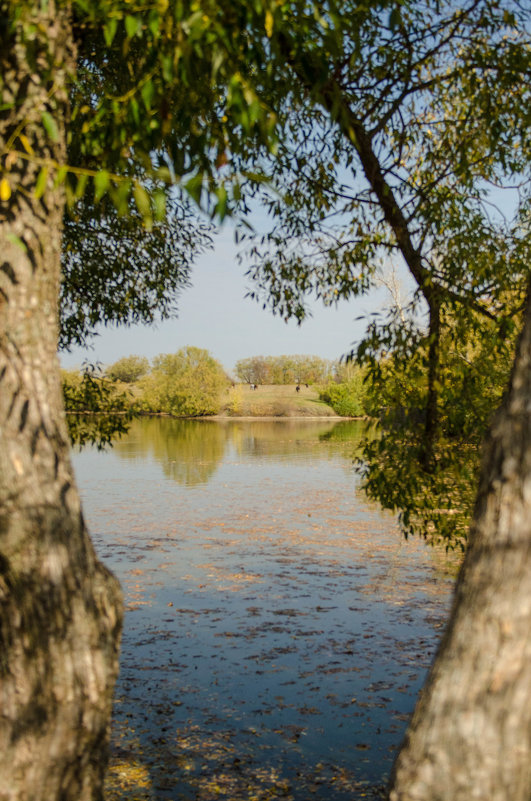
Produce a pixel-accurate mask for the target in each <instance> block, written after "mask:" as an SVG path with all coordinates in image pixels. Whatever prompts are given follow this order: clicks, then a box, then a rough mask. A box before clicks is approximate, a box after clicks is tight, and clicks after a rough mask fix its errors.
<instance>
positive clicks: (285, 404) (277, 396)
mask: <svg viewBox="0 0 531 801" xmlns="http://www.w3.org/2000/svg"><path fill="white" fill-rule="evenodd" d="M221 414H222V415H228V416H229V417H337V415H336V413H335V412H334V410H333V409H332V408H331V407H330V406H328V404H326V403H323V401H320V400H319V393H318V391H317V389H316V388H315V387H312V386H310V387H306V386H305V385H304V384H301V388H300V391H299V392H297V391H296V385H295V384H286V385H278V384H264V385H263V386H262V385H261V386H259V387H258V389H256V390H252V389H250V387H249V385H248V384H236V385H235V386H234V387H232V388H231V389H229V390H228V392H227V398H226V401H225V403H224V405H223V409H222V411H221Z"/></svg>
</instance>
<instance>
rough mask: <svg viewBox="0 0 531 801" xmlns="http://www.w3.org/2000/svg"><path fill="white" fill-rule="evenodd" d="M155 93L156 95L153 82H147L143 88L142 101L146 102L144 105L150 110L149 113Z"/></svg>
mask: <svg viewBox="0 0 531 801" xmlns="http://www.w3.org/2000/svg"><path fill="white" fill-rule="evenodd" d="M154 93H155V88H154V86H153V82H152V81H147V82H146V83H145V84H144V86H143V87H142V90H141V92H140V94H141V96H142V100H143V101H144V105H145V107H146V108H147V109H148V111H149V110H150V109H151V101H152V99H153V95H154Z"/></svg>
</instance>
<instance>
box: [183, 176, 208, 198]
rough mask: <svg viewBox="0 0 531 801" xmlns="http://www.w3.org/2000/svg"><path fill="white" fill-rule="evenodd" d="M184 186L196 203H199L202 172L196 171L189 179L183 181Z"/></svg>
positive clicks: (201, 188) (201, 189)
mask: <svg viewBox="0 0 531 801" xmlns="http://www.w3.org/2000/svg"><path fill="white" fill-rule="evenodd" d="M184 188H185V189H186V191H187V192H188V194H189V195H190V197H191V198H193V199H194V200H195V202H196V203H197V204H198V205H200V203H201V193H202V191H203V173H202V172H198V173H196V174H195V175H194V176H193V177H192V178H190V180H189V181H187V182H186V183H185V185H184Z"/></svg>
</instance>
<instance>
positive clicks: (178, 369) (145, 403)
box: [138, 347, 228, 417]
mask: <svg viewBox="0 0 531 801" xmlns="http://www.w3.org/2000/svg"><path fill="white" fill-rule="evenodd" d="M227 383H228V381H227V377H226V375H225V373H224V370H223V368H222V366H221V364H219V362H217V361H216V360H215V359H214V358H213V357H212V356H211V355H210V354H209V352H208V351H207V350H203V349H201V348H193V347H186V348H181V350H179V351H177V353H173V354H165V355H161V356H156V357H155V359H154V360H153V368H152V370H151V373H150V374H149V375H147V376H145V378H143V379H141V380H140V382H139V384H138V387H139V390H140V393H141V394H140V398H139V402H138V405H139V407H140V408H141V409H142V410H143V411H146V412H162V413H165V414H171V415H173V416H175V417H200V416H203V415H208V414H217V412H219V410H220V408H221V394H222V392H223V390H224V389H225V388H226V386H227Z"/></svg>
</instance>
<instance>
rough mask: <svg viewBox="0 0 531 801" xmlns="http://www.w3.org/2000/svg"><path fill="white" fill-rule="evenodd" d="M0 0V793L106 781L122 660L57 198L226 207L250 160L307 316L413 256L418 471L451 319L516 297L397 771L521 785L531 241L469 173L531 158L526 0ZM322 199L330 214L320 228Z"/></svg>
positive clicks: (249, 190) (293, 291)
mask: <svg viewBox="0 0 531 801" xmlns="http://www.w3.org/2000/svg"><path fill="white" fill-rule="evenodd" d="M513 6H514V7H513ZM1 8H2V22H1V26H0V44H1V50H0V60H1V64H2V69H1V76H0V81H1V83H0V91H1V103H0V150H1V157H2V162H1V164H0V170H1V176H0V237H1V241H2V263H1V265H0V382H1V393H0V424H1V436H0V464H1V466H2V470H1V474H0V508H1V515H0V521H1V522H0V527H1V528H0V536H1V540H0V547H1V551H0V554H1V558H0V592H1V600H2V628H1V642H0V648H1V654H2V662H1V665H2V667H1V673H0V691H1V695H2V701H3V703H2V715H3V718H2V728H1V735H0V736H1V740H0V749H1V750H0V776H1V780H2V781H1V785H0V786H1V787H2V791H1V792H2V793H3V794H4V795H5V796H7V798H9V799H10V801H15V799H17V801H18V800H19V799H20V801H22V799H27V798H31V799H37V801H40V799H43V801H44V799H46V801H51V800H53V799H62V801H66V800H67V799H76V801H78V799H97V798H100V797H101V784H102V773H103V769H104V764H105V749H106V742H107V739H108V721H109V713H110V701H111V694H112V686H113V682H114V678H115V675H116V670H117V652H118V637H119V629H120V620H121V612H120V598H119V590H118V588H117V585H116V582H115V580H114V579H113V577H112V576H111V575H110V574H109V573H108V572H107V571H106V569H105V568H104V567H103V566H102V565H101V564H100V563H99V562H98V561H97V559H96V558H95V555H94V551H93V549H92V545H91V543H90V540H89V537H88V534H87V531H86V528H85V525H84V523H83V518H82V514H81V511H80V505H79V498H78V495H77V491H76V488H75V482H74V478H73V475H72V470H71V466H70V462H69V457H68V446H67V436H66V429H65V424H64V418H63V414H62V405H61V393H60V384H59V374H58V368H57V362H56V357H55V351H56V345H57V335H58V322H57V320H58V314H57V299H58V295H59V282H60V257H61V228H62V220H63V214H64V208H65V203H68V204H70V205H71V207H75V204H76V202H77V201H78V200H79V199H80V198H81V197H83V196H84V195H85V193H87V192H90V193H91V200H94V202H95V203H99V202H100V201H104V202H106V201H107V200H108V201H109V202H112V204H113V207H114V208H115V209H116V211H117V213H118V214H123V213H125V212H127V210H128V209H129V208H130V207H131V203H134V204H135V206H136V208H137V210H138V213H139V215H141V217H142V219H143V221H144V224H145V226H146V227H147V228H149V227H150V226H152V225H153V224H154V223H155V222H156V221H157V220H159V219H160V220H162V219H163V217H164V215H165V207H166V199H167V197H168V193H169V192H170V191H171V185H172V183H174V182H175V181H177V180H180V184H181V187H182V188H183V189H184V191H186V192H187V193H188V194H189V195H190V196H191V197H192V198H194V199H195V200H196V201H199V202H202V203H203V204H204V205H206V206H209V207H210V210H211V211H212V212H213V213H217V214H218V215H219V216H223V215H224V214H225V213H226V211H227V209H228V208H230V207H231V206H233V207H234V206H235V205H237V204H240V207H241V209H242V210H243V211H244V212H245V211H246V210H247V209H248V206H249V203H248V200H249V196H252V195H253V193H254V194H260V192H261V188H262V187H263V186H264V184H263V173H264V171H265V172H266V173H268V174H269V178H270V180H271V182H272V183H273V184H275V185H276V189H277V190H280V191H277V192H276V194H273V195H271V196H266V197H265V200H266V203H267V204H268V206H269V208H270V210H271V213H272V214H273V217H274V219H275V220H276V221H277V222H278V223H279V225H278V226H277V227H276V229H275V230H274V231H273V232H272V234H271V236H270V237H269V238H268V240H267V242H266V248H265V250H264V252H261V250H260V248H261V246H260V243H257V245H256V250H255V254H256V255H257V264H256V267H255V269H254V270H253V274H254V277H255V279H256V280H257V282H258V288H259V289H260V287H263V289H264V291H265V292H266V293H267V294H268V295H270V296H271V297H272V298H273V301H274V305H275V306H276V308H277V309H278V310H280V311H281V312H282V313H283V314H284V315H285V316H287V315H289V314H292V313H294V314H295V315H297V316H301V315H302V314H303V311H302V310H303V297H304V294H305V293H306V292H307V291H311V290H314V291H317V293H318V294H319V295H320V296H321V297H323V298H324V299H325V300H326V301H333V299H334V298H336V297H341V296H345V297H349V296H352V295H355V294H359V293H360V292H363V291H365V290H366V289H367V288H368V287H369V286H370V284H371V280H372V277H371V276H372V272H371V270H372V267H371V265H372V266H373V265H374V262H375V260H376V259H377V258H378V256H379V254H380V253H382V249H383V252H385V253H388V254H389V253H391V254H398V255H399V256H400V257H401V258H402V259H403V261H404V263H405V265H406V266H407V268H408V269H409V271H410V273H411V276H412V278H413V280H414V281H415V283H416V286H417V294H418V296H419V297H421V298H422V299H423V303H424V306H423V307H422V308H423V309H425V310H426V309H427V321H428V322H427V331H422V330H419V329H418V328H415V326H414V325H409V327H408V326H406V327H404V328H400V327H395V328H392V329H391V334H390V336H391V343H392V344H396V343H397V342H400V343H403V345H404V347H403V348H402V355H401V358H402V357H403V356H404V354H405V355H406V356H407V354H408V347H409V350H410V351H414V350H415V349H417V348H419V349H421V351H422V353H423V359H424V363H423V365H422V366H423V368H424V374H425V376H426V378H425V392H424V393H423V395H422V404H421V405H420V412H421V414H420V416H419V419H420V420H421V426H420V429H419V431H418V437H417V445H418V456H419V458H420V463H421V465H422V469H423V471H424V474H425V475H430V474H432V473H433V471H434V469H435V465H436V462H437V447H436V446H437V431H438V430H439V426H440V423H441V397H442V394H441V380H442V379H443V378H444V374H443V371H442V370H441V352H442V349H441V342H442V334H443V327H444V324H445V321H446V320H447V319H452V320H456V321H457V326H456V329H455V330H456V331H458V332H459V331H461V330H465V329H466V330H468V328H469V322H470V321H471V320H473V319H474V320H475V319H476V316H477V319H485V320H488V321H490V323H492V324H493V325H497V324H498V323H503V325H501V328H500V327H499V330H498V333H499V334H500V338H501V334H503V332H504V331H506V330H507V328H508V326H510V322H511V315H512V314H513V313H514V314H520V315H521V316H522V318H523V320H524V333H523V335H522V337H521V339H520V345H519V347H518V349H517V351H516V359H515V365H514V370H513V378H512V382H511V385H510V390H509V393H508V396H507V400H506V402H505V405H504V406H503V407H502V410H501V412H500V415H499V417H498V418H497V422H496V424H495V426H494V428H493V429H492V431H491V436H490V443H491V444H490V446H489V448H488V449H487V452H486V453H487V455H486V459H485V462H484V467H483V470H482V478H481V484H480V487H481V489H480V494H479V496H478V503H477V505H476V513H475V518H474V524H473V526H472V533H471V537H470V544H469V548H468V553H467V557H466V561H465V567H464V571H463V574H462V577H461V579H460V582H459V585H458V593H457V595H456V602H455V606H454V612H453V615H452V619H451V622H450V626H449V629H448V631H447V634H446V635H445V638H444V640H443V644H442V647H441V650H440V653H439V655H438V657H437V660H436V662H435V665H434V668H433V671H432V674H431V678H430V680H429V683H428V685H427V688H426V690H425V692H424V694H423V697H422V700H421V703H420V705H419V707H418V710H417V712H416V714H415V717H414V720H413V724H412V727H411V729H410V733H409V735H408V739H407V741H406V744H405V746H404V748H403V750H402V751H401V754H400V756H399V759H398V762H397V766H396V770H395V777H394V784H393V790H392V793H391V795H392V798H393V799H401V801H405V799H412V800H413V799H421V798H422V799H424V800H425V801H429V800H430V799H445V801H446V799H448V801H449V800H450V799H452V801H459V800H460V799H465V798H466V799H467V801H468V799H470V798H474V797H478V798H489V799H492V800H493V801H494V800H495V799H501V798H504V799H505V798H508V797H510V798H511V800H512V801H520V799H522V801H523V799H525V801H527V800H528V798H529V796H530V793H531V776H530V765H531V753H530V752H531V743H530V741H529V731H530V730H531V727H530V720H529V716H530V714H531V712H530V710H531V705H530V704H529V703H528V694H529V687H530V686H531V676H530V673H529V671H530V665H531V660H530V659H529V656H530V653H529V652H530V649H531V643H530V637H529V632H530V631H531V626H530V625H529V622H530V621H529V617H530V614H531V613H530V609H529V598H530V597H531V586H530V585H531V558H530V554H529V551H530V547H531V545H530V543H531V539H530V528H529V519H530V517H531V515H530V514H529V511H530V509H529V507H530V500H529V482H530V481H531V463H530V454H531V420H530V414H529V396H530V391H531V387H529V376H530V375H531V372H530V370H529V364H530V360H531V333H530V328H531V309H530V308H529V305H525V307H524V305H523V300H522V299H523V296H524V294H525V289H524V287H525V282H526V277H527V270H526V269H523V268H522V261H524V260H525V254H526V246H525V243H524V244H523V245H522V242H521V237H520V232H519V231H517V236H516V237H513V239H512V240H511V239H506V238H503V242H504V243H506V244H507V243H508V245H507V247H505V246H501V247H500V246H499V236H498V234H499V232H498V231H496V230H495V229H494V227H493V226H492V225H491V224H490V222H489V219H488V217H487V216H486V215H485V214H483V199H482V197H481V191H482V182H484V181H487V180H504V179H505V178H506V177H507V176H508V175H511V174H513V175H514V176H520V175H521V174H522V173H523V172H524V171H525V170H526V169H527V160H528V156H529V147H530V142H529V125H528V122H529V120H528V118H527V117H526V109H528V108H529V102H528V100H529V98H528V91H529V82H528V81H526V80H525V77H526V75H527V74H528V71H529V43H528V40H526V38H525V29H523V28H522V22H521V13H525V7H522V6H520V4H519V3H517V2H515V3H514V4H512V3H511V5H510V6H509V0H507V3H500V2H495V0H469V2H466V3H463V4H461V5H460V7H456V5H455V3H452V2H448V3H446V2H444V1H443V0H433V2H432V0H422V2H420V1H419V2H415V1H414V0H411V2H405V3H404V2H398V0H397V1H396V2H395V1H394V0H393V1H391V0H389V2H385V1H384V0H382V2H381V3H378V4H373V3H371V4H366V3H357V2H354V1H353V0H347V2H342V3H341V4H339V3H335V2H333V0H327V1H326V2H315V3H313V2H309V1H307V0H295V2H293V1H292V2H282V0H281V2H269V0H253V2H252V3H251V2H244V0H240V1H239V2H238V0H231V2H229V1H228V0H227V2H225V0H223V1H222V0H218V2H214V0H201V2H198V1H197V0H192V1H191V2H175V3H173V4H171V5H170V4H169V3H168V1H167V0H158V2H156V3H151V4H145V5H144V4H143V3H138V4H134V6H133V4H130V3H128V2H126V0H124V1H123V3H122V2H120V1H119V0H99V2H97V3H87V2H85V0H75V2H74V0H72V3H71V4H70V3H69V2H67V0H56V1H55V2H54V1H53V0H49V2H46V3H45V2H42V3H40V2H30V1H29V0H18V1H17V2H14V0H3V2H2V5H1ZM72 10H73V11H72ZM520 12H521V13H520ZM76 68H77V69H79V70H80V71H82V73H83V80H82V81H80V82H79V83H78V84H75V74H76ZM73 87H76V89H74V88H73ZM80 87H85V88H84V89H81V88H80ZM77 89H79V93H76V91H77ZM71 98H72V99H73V105H72V106H71V105H70V99H71ZM270 108H272V109H274V110H275V113H273V112H271V111H270V110H269V109H270ZM430 115H432V116H430ZM275 126H276V127H277V130H278V131H281V132H282V137H281V138H278V141H277V137H276V136H275ZM515 145H517V146H516V147H515ZM67 146H68V151H67ZM269 153H273V154H274V159H273V160H269V158H268V154H269ZM353 171H354V172H353ZM345 176H347V177H348V178H349V181H350V186H349V185H348V183H347V182H346V180H344V179H345ZM524 213H525V209H524V208H523V207H522V215H521V219H522V220H523V219H525V217H524ZM331 219H335V220H337V221H338V225H339V227H336V228H333V227H332V228H331V227H330V226H328V227H327V226H326V225H325V224H326V222H327V221H330V220H331ZM345 219H347V220H349V221H350V222H349V225H347V227H346V228H345V227H342V226H343V223H344V221H345ZM519 237H520V238H519ZM491 252H493V253H494V254H495V256H496V258H494V259H493V258H491V257H490V255H491ZM471 254H472V257H471ZM520 256H521V257H522V258H520ZM498 257H499V258H498ZM513 267H514V272H513V274H511V269H513ZM511 283H514V284H515V285H516V291H512V290H511V286H510V285H511ZM507 300H508V301H509V305H507ZM465 323H466V324H465ZM474 325H475V327H476V328H477V329H478V330H480V329H481V325H478V324H477V323H475V324H474ZM373 334H374V338H373V342H374V345H373V344H371V340H370V338H369V340H368V343H367V345H366V350H367V349H368V352H369V355H371V348H372V353H373V355H374V356H375V359H376V357H377V356H378V355H379V351H380V350H381V348H382V347H384V346H385V339H384V340H382V336H381V333H380V332H379V331H378V330H376V329H373ZM410 334H411V343H410V344H409V346H408V341H409V335H410ZM5 788H8V789H7V790H5Z"/></svg>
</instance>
